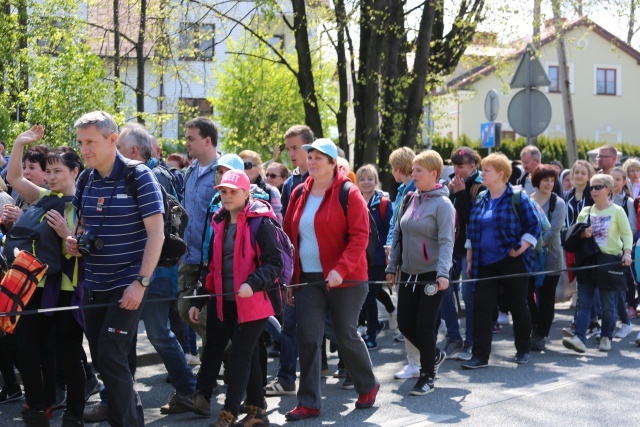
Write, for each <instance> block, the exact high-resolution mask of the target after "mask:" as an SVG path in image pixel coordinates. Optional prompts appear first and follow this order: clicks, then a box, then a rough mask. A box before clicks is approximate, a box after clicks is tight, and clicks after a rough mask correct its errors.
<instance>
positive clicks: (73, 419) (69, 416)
mask: <svg viewBox="0 0 640 427" xmlns="http://www.w3.org/2000/svg"><path fill="white" fill-rule="evenodd" d="M82 426H84V421H82V418H81V417H77V416H76V415H75V414H74V413H73V412H71V411H68V410H65V411H64V412H63V413H62V427H82Z"/></svg>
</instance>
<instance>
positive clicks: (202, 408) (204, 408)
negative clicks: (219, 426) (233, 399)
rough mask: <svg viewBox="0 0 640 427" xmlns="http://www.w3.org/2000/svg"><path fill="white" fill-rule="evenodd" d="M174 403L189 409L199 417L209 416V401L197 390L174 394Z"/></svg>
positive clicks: (186, 409)
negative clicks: (189, 392) (190, 392)
mask: <svg viewBox="0 0 640 427" xmlns="http://www.w3.org/2000/svg"><path fill="white" fill-rule="evenodd" d="M176 403H177V404H178V406H180V407H181V408H182V409H184V410H185V411H191V412H193V413H194V414H196V415H200V416H201V417H210V416H211V401H210V400H209V399H207V398H205V397H204V396H203V395H202V394H201V393H200V392H198V391H196V392H195V393H193V394H182V393H179V394H176Z"/></svg>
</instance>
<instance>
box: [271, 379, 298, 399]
mask: <svg viewBox="0 0 640 427" xmlns="http://www.w3.org/2000/svg"><path fill="white" fill-rule="evenodd" d="M264 394H266V395H267V396H293V395H294V394H296V384H295V383H293V384H287V383H285V382H282V381H280V378H277V379H275V380H273V381H271V382H270V383H269V384H267V385H266V386H265V387H264Z"/></svg>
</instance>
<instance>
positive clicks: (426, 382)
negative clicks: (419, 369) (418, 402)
mask: <svg viewBox="0 0 640 427" xmlns="http://www.w3.org/2000/svg"><path fill="white" fill-rule="evenodd" d="M433 387H434V386H433V378H429V377H427V375H426V374H421V375H420V378H418V381H417V382H416V385H414V386H413V388H412V389H411V391H410V392H409V394H410V395H411V396H424V395H425V394H429V393H431V392H432V391H433Z"/></svg>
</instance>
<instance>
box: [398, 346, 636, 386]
mask: <svg viewBox="0 0 640 427" xmlns="http://www.w3.org/2000/svg"><path fill="white" fill-rule="evenodd" d="M639 345H640V344H639ZM393 377H394V378H395V379H397V380H407V379H409V378H419V377H420V367H419V366H418V365H414V364H413V363H408V364H406V365H405V367H404V368H402V370H401V371H400V372H396V373H395V375H394V376H393Z"/></svg>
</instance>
